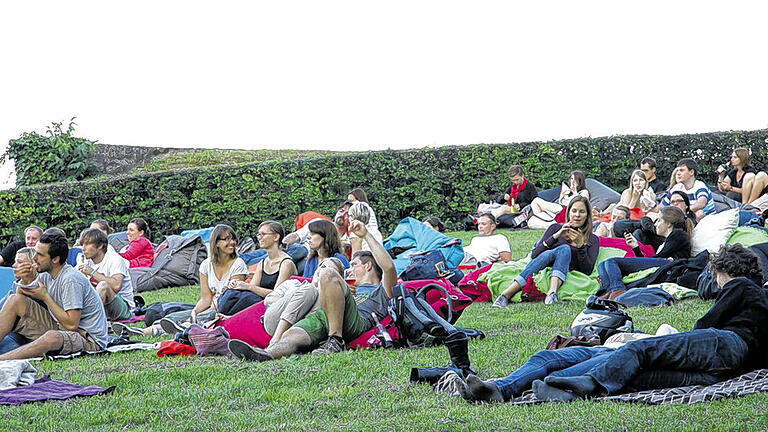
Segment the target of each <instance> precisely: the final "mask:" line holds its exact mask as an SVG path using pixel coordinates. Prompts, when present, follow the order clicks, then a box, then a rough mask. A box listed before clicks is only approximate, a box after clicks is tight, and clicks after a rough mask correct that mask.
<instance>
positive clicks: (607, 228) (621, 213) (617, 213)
mask: <svg viewBox="0 0 768 432" xmlns="http://www.w3.org/2000/svg"><path fill="white" fill-rule="evenodd" d="M629 216H630V213H629V207H627V206H625V205H621V204H619V205H617V206H615V207H614V208H613V209H612V210H611V220H610V221H608V222H600V223H599V224H598V225H597V227H595V230H594V232H595V235H596V236H598V237H613V236H614V235H613V227H614V225H616V221H620V220H626V219H629Z"/></svg>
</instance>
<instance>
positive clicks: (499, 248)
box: [464, 213, 512, 267]
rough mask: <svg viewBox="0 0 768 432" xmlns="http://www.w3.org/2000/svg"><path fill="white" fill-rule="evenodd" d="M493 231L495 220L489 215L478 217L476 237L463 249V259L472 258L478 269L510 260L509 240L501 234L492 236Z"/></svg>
mask: <svg viewBox="0 0 768 432" xmlns="http://www.w3.org/2000/svg"><path fill="white" fill-rule="evenodd" d="M495 230H496V218H495V217H494V216H493V215H492V214H490V213H485V214H482V215H480V216H479V217H478V219H477V235H476V236H475V237H473V238H472V241H470V242H469V245H468V246H466V247H464V256H465V257H464V259H465V260H468V259H470V257H472V258H474V259H475V260H476V261H477V266H478V267H482V266H485V265H488V264H490V263H494V262H497V261H503V262H508V261H509V260H511V259H512V253H511V252H510V247H509V240H507V237H505V236H504V235H502V234H494V231H495Z"/></svg>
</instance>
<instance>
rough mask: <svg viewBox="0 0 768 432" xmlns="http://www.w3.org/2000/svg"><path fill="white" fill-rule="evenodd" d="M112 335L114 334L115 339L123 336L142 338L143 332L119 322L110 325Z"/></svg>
mask: <svg viewBox="0 0 768 432" xmlns="http://www.w3.org/2000/svg"><path fill="white" fill-rule="evenodd" d="M112 333H114V334H115V336H117V337H122V336H123V335H128V336H139V337H141V336H144V332H142V331H141V329H140V328H136V327H129V326H127V325H125V324H123V323H119V322H114V323H112Z"/></svg>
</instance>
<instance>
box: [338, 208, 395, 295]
mask: <svg viewBox="0 0 768 432" xmlns="http://www.w3.org/2000/svg"><path fill="white" fill-rule="evenodd" d="M349 231H350V232H353V233H355V235H357V236H359V237H361V238H363V239H365V241H367V242H368V246H370V248H371V254H373V259H374V260H376V264H378V265H379V267H381V286H383V287H384V290H385V291H386V292H387V296H388V297H389V298H392V296H393V294H392V287H393V286H395V284H396V283H397V270H395V263H394V262H393V261H392V258H391V257H390V256H389V253H388V252H387V250H386V249H384V246H383V245H382V244H381V243H379V242H378V241H377V240H376V239H375V238H374V237H373V235H371V233H370V232H368V230H367V229H366V228H365V224H363V223H362V222H360V221H357V220H355V221H352V222H351V223H350V224H349Z"/></svg>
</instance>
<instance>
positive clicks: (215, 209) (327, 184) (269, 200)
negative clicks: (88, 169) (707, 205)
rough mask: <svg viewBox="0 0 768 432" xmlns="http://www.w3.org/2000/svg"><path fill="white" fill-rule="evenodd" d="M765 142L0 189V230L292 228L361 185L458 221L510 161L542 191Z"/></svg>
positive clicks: (402, 205) (455, 150)
mask: <svg viewBox="0 0 768 432" xmlns="http://www.w3.org/2000/svg"><path fill="white" fill-rule="evenodd" d="M767 139H768V130H758V131H748V132H718V133H707V134H696V135H679V136H647V135H641V136H615V137H604V138H582V139H572V140H562V141H550V142H544V143H519V144H498V145H488V144H481V145H470V146H452V147H442V148H436V149H420V150H398V151H395V150H385V151H377V152H365V153H362V152H361V153H340V154H329V155H325V156H317V157H309V158H306V159H298V160H291V161H268V162H260V163H252V164H245V165H236V166H229V167H213V168H194V169H185V170H178V171H165V172H158V173H146V174H138V175H131V176H124V177H118V178H113V179H107V180H100V181H83V182H77V183H60V184H55V185H50V186H38V187H31V188H29V187H24V188H18V189H14V190H10V191H3V192H0V227H2V228H0V235H2V236H4V237H8V236H10V235H13V234H15V235H18V234H19V233H21V231H22V230H23V228H24V227H25V226H27V225H28V224H30V223H36V224H39V225H41V226H59V227H61V228H63V229H64V230H66V231H67V232H68V233H69V234H70V235H75V234H76V233H78V232H79V230H81V229H82V228H84V227H86V226H87V225H88V224H89V223H90V221H91V220H93V219H96V218H104V219H107V220H108V221H109V222H110V223H112V224H113V225H115V226H116V227H117V228H118V229H124V227H125V226H126V224H127V223H128V221H129V220H130V219H131V218H132V217H136V216H142V217H144V218H145V219H147V221H148V222H149V224H150V228H151V229H152V232H153V233H154V240H155V241H157V240H160V239H161V237H162V235H163V234H171V233H178V232H180V231H181V230H183V229H188V228H195V227H204V226H211V225H215V224H217V223H227V224H230V225H232V226H233V227H234V228H235V229H236V230H237V231H238V232H239V233H241V234H247V233H251V234H253V233H255V232H256V228H257V226H258V224H259V223H260V222H261V221H263V220H265V219H277V220H280V221H281V222H283V224H285V225H286V227H288V228H290V226H291V224H292V222H293V219H294V218H295V217H296V215H297V214H299V213H301V212H303V211H307V210H314V211H318V212H320V213H323V214H326V215H332V214H333V212H334V211H335V208H336V206H337V205H338V204H340V203H341V202H342V201H343V199H344V198H345V197H346V194H347V192H348V191H349V190H350V189H351V188H353V187H358V186H359V187H362V188H364V189H365V191H366V192H367V193H368V196H369V198H370V200H371V205H372V207H373V208H374V210H376V213H377V216H378V219H379V223H380V225H381V227H382V230H383V232H387V231H390V230H391V229H392V228H394V226H395V225H396V224H397V222H398V221H399V220H400V219H402V218H404V217H406V216H413V217H416V218H422V217H425V216H429V215H435V216H439V217H440V218H442V219H443V220H445V221H447V222H448V224H449V226H450V227H452V228H455V227H457V226H459V223H460V221H461V220H462V219H463V218H464V217H465V216H466V215H467V214H468V213H470V212H473V211H474V209H475V208H476V205H477V203H478V202H482V201H487V200H488V199H489V198H491V197H493V196H495V195H496V194H498V193H500V192H501V191H502V190H503V189H504V188H505V187H506V186H507V184H508V179H507V178H506V173H507V168H508V167H509V165H510V164H513V163H520V164H522V165H523V167H525V169H526V175H527V177H528V178H529V179H530V180H532V181H533V182H534V183H535V184H536V185H537V186H539V187H540V188H548V187H551V186H555V185H557V184H558V183H559V182H561V181H563V180H564V179H565V177H566V176H567V175H568V173H569V172H570V171H571V170H573V169H581V170H583V171H584V172H585V173H586V174H587V176H588V177H593V178H596V179H597V180H599V181H601V182H603V183H605V184H607V185H609V186H612V187H614V188H615V189H617V190H619V191H621V190H623V189H624V188H626V185H627V179H628V177H629V174H630V172H631V170H632V169H633V168H635V167H636V166H637V164H638V162H639V160H640V159H642V158H643V157H644V156H647V155H652V156H654V157H655V158H656V160H657V165H658V175H659V177H660V178H662V179H664V178H665V177H666V176H668V175H669V174H670V173H671V171H672V169H673V167H674V165H675V162H676V161H677V160H678V159H679V158H681V157H684V156H689V155H692V156H693V158H694V159H696V160H697V162H699V164H700V169H699V173H698V174H699V175H698V177H699V178H702V179H703V180H705V181H708V182H710V183H711V182H713V181H714V179H715V175H714V169H715V168H716V167H717V165H719V164H720V163H722V162H724V161H726V160H727V159H728V156H729V154H730V152H731V150H732V149H733V148H734V147H737V146H744V147H749V148H751V149H752V150H753V162H754V165H755V166H756V167H758V168H763V167H767V166H768V152H767V151H766V145H765V143H766V140H767Z"/></svg>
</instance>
